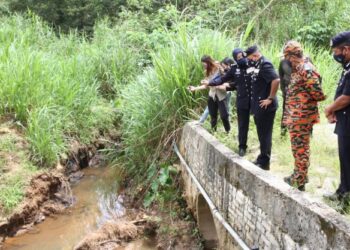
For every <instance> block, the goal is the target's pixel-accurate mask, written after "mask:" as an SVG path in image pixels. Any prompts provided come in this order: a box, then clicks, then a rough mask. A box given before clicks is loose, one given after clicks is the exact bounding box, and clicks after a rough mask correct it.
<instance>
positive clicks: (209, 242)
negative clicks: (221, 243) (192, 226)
mask: <svg viewBox="0 0 350 250" xmlns="http://www.w3.org/2000/svg"><path fill="white" fill-rule="evenodd" d="M197 221H198V228H199V231H200V232H201V234H202V235H203V238H204V249H208V250H209V249H216V248H217V247H218V235H217V232H216V228H215V224H214V219H213V215H212V213H211V211H210V208H209V206H208V204H207V202H206V200H205V199H204V197H203V195H201V194H200V195H199V196H198V199H197Z"/></svg>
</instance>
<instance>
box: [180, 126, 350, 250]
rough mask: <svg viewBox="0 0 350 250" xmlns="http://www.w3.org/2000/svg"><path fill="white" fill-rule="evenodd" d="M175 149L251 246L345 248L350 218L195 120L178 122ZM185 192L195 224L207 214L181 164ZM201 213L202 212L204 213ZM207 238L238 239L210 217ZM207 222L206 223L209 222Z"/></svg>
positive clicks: (227, 242)
mask: <svg viewBox="0 0 350 250" xmlns="http://www.w3.org/2000/svg"><path fill="white" fill-rule="evenodd" d="M180 152H181V154H182V156H183V157H184V159H185V161H186V162H187V164H188V165H189V166H190V168H191V170H192V172H193V173H194V174H195V176H196V178H197V179H198V181H199V182H200V184H201V185H202V187H203V188H204V189H205V191H206V193H207V194H208V195H209V196H210V198H211V200H212V201H213V202H214V204H215V206H216V208H217V209H218V210H219V211H220V213H221V215H222V216H223V217H224V218H225V219H226V221H227V222H228V223H229V224H230V225H231V227H232V228H233V229H234V230H235V231H236V232H237V233H238V235H239V236H240V237H241V238H242V239H243V240H244V241H245V242H246V244H247V245H248V246H249V247H251V248H259V249H344V250H345V249H350V224H349V222H348V221H347V220H346V219H345V218H344V217H343V216H341V215H340V214H338V213H337V212H336V211H334V210H333V209H331V208H330V207H328V206H326V205H324V204H320V203H317V202H313V201H311V200H310V199H309V198H308V197H306V196H305V194H303V193H301V192H299V191H297V190H295V189H293V188H291V187H289V186H288V185H287V184H285V183H284V182H283V181H282V180H280V179H278V178H276V177H273V176H272V175H271V174H270V173H268V172H265V171H263V170H260V169H258V168H257V167H256V166H254V165H253V164H252V163H250V162H248V161H246V160H244V159H242V158H240V157H238V156H237V155H236V154H234V153H233V152H232V151H231V150H230V149H228V148H227V147H225V146H224V145H222V144H221V143H220V142H218V141H217V140H216V139H215V138H214V137H213V136H212V135H210V134H209V133H208V132H207V131H206V130H205V129H203V128H202V127H200V126H197V125H195V124H194V123H188V124H186V125H185V127H184V128H183V132H182V138H181V141H180ZM182 174H183V179H184V187H185V197H186V199H187V202H188V204H189V207H190V209H192V211H193V212H194V214H195V215H196V217H197V219H198V222H199V227H201V224H202V225H203V223H204V226H205V223H207V225H209V224H210V220H211V218H212V216H211V215H209V214H208V212H207V211H208V210H207V208H205V206H204V205H203V202H205V200H204V199H203V197H202V196H201V194H200V193H199V191H198V189H197V188H196V185H195V184H194V182H193V181H192V180H191V178H190V176H189V175H188V173H187V172H186V170H185V167H184V166H182ZM203 217H204V218H203ZM214 224H215V230H207V232H206V233H208V235H209V236H208V239H210V238H212V241H211V240H209V241H208V244H212V243H213V242H215V241H216V239H215V237H217V238H218V239H217V240H218V241H217V242H218V246H219V248H220V249H237V248H238V247H237V244H236V243H235V242H234V240H233V239H232V237H231V236H230V235H229V234H228V233H227V232H226V230H225V228H223V227H222V226H221V224H220V223H219V222H218V221H217V220H216V219H215V218H214ZM209 227H210V226H209Z"/></svg>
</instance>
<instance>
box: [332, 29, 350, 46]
mask: <svg viewBox="0 0 350 250" xmlns="http://www.w3.org/2000/svg"><path fill="white" fill-rule="evenodd" d="M345 44H348V45H350V31H344V32H341V33H339V34H337V35H336V36H334V37H333V38H332V39H331V47H332V48H335V47H338V46H340V45H345Z"/></svg>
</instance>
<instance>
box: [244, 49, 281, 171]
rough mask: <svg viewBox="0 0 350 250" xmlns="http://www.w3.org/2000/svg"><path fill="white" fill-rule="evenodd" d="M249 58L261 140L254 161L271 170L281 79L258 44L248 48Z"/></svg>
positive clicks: (255, 112)
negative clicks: (273, 135)
mask: <svg viewBox="0 0 350 250" xmlns="http://www.w3.org/2000/svg"><path fill="white" fill-rule="evenodd" d="M246 55H247V58H248V65H249V67H248V69H247V73H248V74H251V100H250V101H251V102H250V109H251V112H252V114H253V115H254V122H255V125H256V129H257V132H258V137H259V142H260V154H259V156H258V158H257V159H256V161H255V162H254V163H255V164H256V165H257V166H259V167H260V168H262V169H264V170H270V158H271V147H272V129H273V123H274V119H275V114H276V110H277V107H278V103H277V98H276V92H277V90H278V86H279V82H280V79H279V77H278V75H277V73H276V71H275V69H274V67H273V65H272V63H271V62H270V61H268V60H267V59H266V58H265V57H264V56H263V55H262V54H261V53H260V51H259V49H258V47H257V46H256V45H254V46H251V47H249V48H248V49H247V50H246Z"/></svg>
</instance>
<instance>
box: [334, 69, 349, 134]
mask: <svg viewBox="0 0 350 250" xmlns="http://www.w3.org/2000/svg"><path fill="white" fill-rule="evenodd" d="M341 95H346V96H350V63H348V64H347V65H346V66H345V67H344V70H343V73H342V75H341V78H340V81H339V84H338V87H337V90H336V92H335V98H334V100H335V99H337V98H338V97H339V96H341ZM335 115H336V117H337V123H336V126H335V131H334V132H335V133H336V134H337V135H340V136H350V105H348V106H347V107H345V108H343V109H341V110H338V111H336V112H335Z"/></svg>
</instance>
